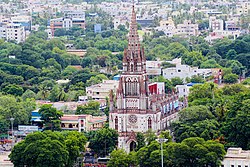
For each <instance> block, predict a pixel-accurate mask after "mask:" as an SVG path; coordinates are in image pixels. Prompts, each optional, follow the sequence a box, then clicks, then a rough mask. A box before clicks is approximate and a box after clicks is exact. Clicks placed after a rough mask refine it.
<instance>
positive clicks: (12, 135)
mask: <svg viewBox="0 0 250 167" xmlns="http://www.w3.org/2000/svg"><path fill="white" fill-rule="evenodd" d="M14 120H15V118H10V122H11V137H12V140H11V150H12V148H13V140H14V134H13V123H14Z"/></svg>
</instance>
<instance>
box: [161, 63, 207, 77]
mask: <svg viewBox="0 0 250 167" xmlns="http://www.w3.org/2000/svg"><path fill="white" fill-rule="evenodd" d="M211 74H212V70H211V69H198V67H191V66H189V65H182V64H180V63H179V62H177V64H176V67H171V68H166V69H163V70H162V75H163V77H164V78H166V79H172V78H175V77H179V78H181V79H183V80H185V79H186V78H187V77H189V78H191V77H192V76H194V75H201V76H204V77H207V76H210V75H211Z"/></svg>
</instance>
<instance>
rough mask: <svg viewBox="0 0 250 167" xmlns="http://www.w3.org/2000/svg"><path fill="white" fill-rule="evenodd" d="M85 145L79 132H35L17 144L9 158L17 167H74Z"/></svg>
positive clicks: (83, 138) (84, 140)
mask: <svg viewBox="0 0 250 167" xmlns="http://www.w3.org/2000/svg"><path fill="white" fill-rule="evenodd" d="M85 143H86V137H85V136H84V135H83V134H81V133H79V132H66V131H64V132H61V133H60V132H51V131H45V132H35V133H32V134H29V135H28V136H27V137H26V138H25V140H23V141H21V142H19V143H18V144H16V145H15V146H14V148H13V150H12V152H11V154H10V155H9V157H10V160H11V161H12V163H13V164H14V165H15V166H17V167H19V166H20V167H21V166H27V167H33V166H36V167H64V166H72V165H73V163H74V161H75V160H76V158H77V157H78V156H79V154H80V151H83V150H84V145H85Z"/></svg>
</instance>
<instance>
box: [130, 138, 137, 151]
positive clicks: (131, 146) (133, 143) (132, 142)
mask: <svg viewBox="0 0 250 167" xmlns="http://www.w3.org/2000/svg"><path fill="white" fill-rule="evenodd" d="M135 148H136V142H135V141H134V140H132V141H131V142H130V144H129V152H131V151H135Z"/></svg>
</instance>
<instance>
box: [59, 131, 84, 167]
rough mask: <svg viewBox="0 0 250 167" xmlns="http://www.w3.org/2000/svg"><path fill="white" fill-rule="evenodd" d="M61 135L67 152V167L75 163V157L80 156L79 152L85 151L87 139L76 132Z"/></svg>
mask: <svg viewBox="0 0 250 167" xmlns="http://www.w3.org/2000/svg"><path fill="white" fill-rule="evenodd" d="M62 135H63V136H64V137H65V145H66V148H67V150H68V152H69V159H68V162H67V166H72V165H73V163H74V162H76V161H77V157H79V156H80V152H81V151H84V150H85V144H86V142H87V138H86V137H85V136H84V135H83V134H82V133H79V132H76V131H66V132H62Z"/></svg>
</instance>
